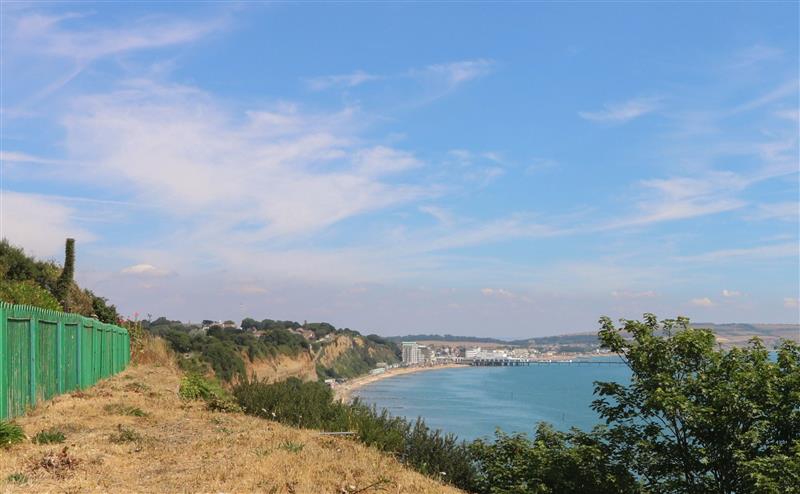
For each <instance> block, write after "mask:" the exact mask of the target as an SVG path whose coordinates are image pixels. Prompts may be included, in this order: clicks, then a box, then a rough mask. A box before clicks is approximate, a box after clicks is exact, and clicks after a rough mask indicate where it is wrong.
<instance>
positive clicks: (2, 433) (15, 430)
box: [0, 420, 25, 447]
mask: <svg viewBox="0 0 800 494" xmlns="http://www.w3.org/2000/svg"><path fill="white" fill-rule="evenodd" d="M24 440H25V432H24V431H23V430H22V427H20V426H19V425H17V424H15V423H14V422H8V421H6V420H0V447H6V446H10V445H12V444H17V443H21V442H22V441H24Z"/></svg>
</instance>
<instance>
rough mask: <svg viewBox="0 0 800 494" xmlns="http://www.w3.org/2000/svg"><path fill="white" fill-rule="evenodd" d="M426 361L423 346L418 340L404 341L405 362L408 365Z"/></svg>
mask: <svg viewBox="0 0 800 494" xmlns="http://www.w3.org/2000/svg"><path fill="white" fill-rule="evenodd" d="M423 361H424V357H423V355H422V348H421V347H420V346H419V345H417V342H416V341H404V342H403V363H404V364H407V365H416V364H419V363H421V362H423Z"/></svg>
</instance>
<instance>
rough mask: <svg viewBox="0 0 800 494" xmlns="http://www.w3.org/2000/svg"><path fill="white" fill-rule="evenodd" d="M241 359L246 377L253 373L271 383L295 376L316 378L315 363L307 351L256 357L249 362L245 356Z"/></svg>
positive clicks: (304, 378) (305, 378) (257, 377)
mask: <svg viewBox="0 0 800 494" xmlns="http://www.w3.org/2000/svg"><path fill="white" fill-rule="evenodd" d="M243 359H244V361H245V367H246V368H247V376H248V377H250V376H253V375H255V377H256V379H259V380H264V379H265V380H267V382H271V383H272V382H277V381H283V380H285V379H288V378H290V377H296V378H299V379H302V380H303V381H316V380H317V368H316V364H315V363H314V359H313V357H312V356H311V354H310V353H309V352H302V353H299V354H297V355H295V356H288V355H279V356H277V357H272V358H269V359H256V360H255V362H251V361H250V360H249V359H248V358H247V357H246V356H245V357H243Z"/></svg>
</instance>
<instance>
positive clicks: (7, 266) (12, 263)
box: [0, 239, 119, 324]
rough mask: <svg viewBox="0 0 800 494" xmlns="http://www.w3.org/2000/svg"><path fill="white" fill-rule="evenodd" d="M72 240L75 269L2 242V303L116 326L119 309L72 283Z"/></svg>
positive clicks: (0, 293)
mask: <svg viewBox="0 0 800 494" xmlns="http://www.w3.org/2000/svg"><path fill="white" fill-rule="evenodd" d="M69 240H70V239H68V242H67V256H66V259H65V261H67V262H69V261H70V259H72V261H71V262H72V267H69V266H65V267H64V269H62V268H61V267H60V266H59V265H58V264H56V263H55V262H53V261H39V260H36V259H34V258H33V257H31V256H28V255H27V254H25V252H24V251H23V250H22V249H20V248H18V247H14V246H13V245H11V244H10V243H9V242H8V241H7V240H0V280H1V281H0V300H4V301H6V302H11V303H17V304H24V305H33V306H35V307H42V308H44V309H51V310H58V311H61V310H64V311H66V312H73V313H77V314H81V315H84V316H87V317H97V318H98V319H100V321H102V322H106V323H112V324H116V323H117V322H118V320H119V314H118V313H117V309H116V307H114V306H113V305H110V304H108V301H107V300H106V299H104V298H102V297H98V296H97V295H95V294H94V293H93V292H92V291H91V290H85V289H81V288H80V287H79V286H78V285H77V284H76V283H75V282H74V281H72V277H73V275H74V244H72V247H70V243H69ZM70 249H71V251H72V253H71V254H70V252H69V251H70ZM67 278H69V283H67V281H66V280H67Z"/></svg>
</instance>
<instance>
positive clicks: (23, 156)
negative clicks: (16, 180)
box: [0, 150, 68, 165]
mask: <svg viewBox="0 0 800 494" xmlns="http://www.w3.org/2000/svg"><path fill="white" fill-rule="evenodd" d="M0 161H4V162H8V163H33V164H38V165H63V164H66V163H68V162H66V161H64V160H59V159H51V158H42V157H40V156H33V155H31V154H28V153H20V152H16V151H2V150H0Z"/></svg>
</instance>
